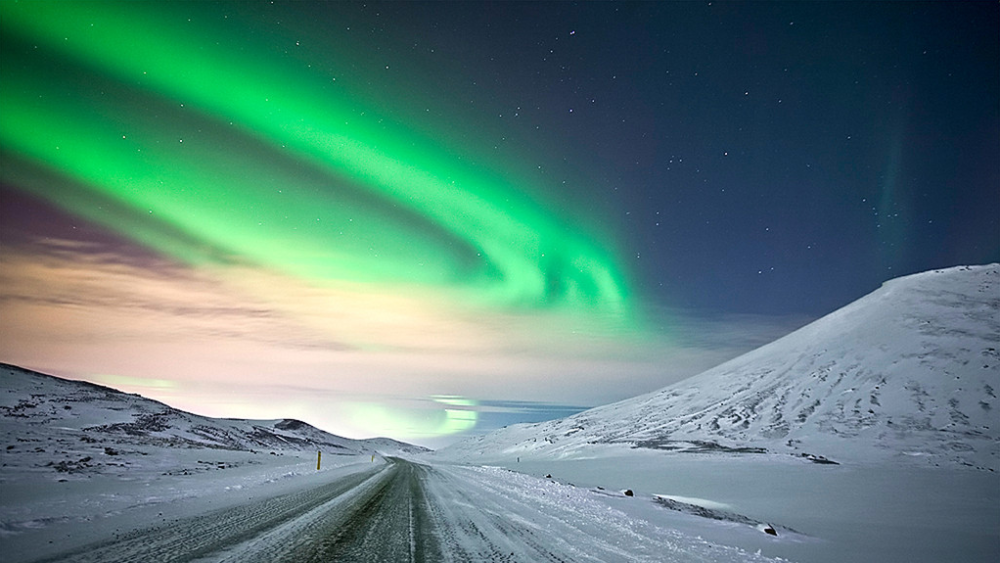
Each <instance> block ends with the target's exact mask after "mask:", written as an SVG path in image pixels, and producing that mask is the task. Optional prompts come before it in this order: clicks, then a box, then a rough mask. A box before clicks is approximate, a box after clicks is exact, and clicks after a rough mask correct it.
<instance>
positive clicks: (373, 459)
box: [372, 454, 375, 463]
mask: <svg viewBox="0 0 1000 563" xmlns="http://www.w3.org/2000/svg"><path fill="white" fill-rule="evenodd" d="M372 463H375V454H372Z"/></svg>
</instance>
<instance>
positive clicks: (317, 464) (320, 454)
mask: <svg viewBox="0 0 1000 563" xmlns="http://www.w3.org/2000/svg"><path fill="white" fill-rule="evenodd" d="M322 458H323V452H316V471H319V461H320V459H322Z"/></svg>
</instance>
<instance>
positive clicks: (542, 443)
mask: <svg viewBox="0 0 1000 563" xmlns="http://www.w3.org/2000/svg"><path fill="white" fill-rule="evenodd" d="M997 393H1000V265H997V264H992V265H987V266H971V267H958V268H951V269H947V270H937V271H932V272H926V273H922V274H916V275H912V276H907V277H903V278H899V279H895V280H892V281H889V282H886V283H885V284H883V286H882V287H881V288H880V289H878V290H877V291H875V292H873V293H871V294H869V295H867V296H865V297H863V298H861V299H859V300H857V301H855V302H854V303H851V304H850V305H848V306H846V307H843V308H842V309H840V310H838V311H835V312H834V313H831V314H829V315H827V316H825V317H823V318H821V319H819V320H817V321H815V322H813V323H812V324H810V325H808V326H805V327H803V328H801V329H800V330H797V331H795V332H793V333H791V334H789V335H787V336H785V337H784V338H781V339H779V340H777V341H775V342H773V343H771V344H768V345H766V346H763V347H761V348H758V349H757V350H754V351H752V352H749V353H747V354H744V355H743V356H740V357H738V358H735V359H733V360H731V361H729V362H726V363H724V364H722V365H720V366H717V367H715V368H713V369H710V370H708V371H705V372H703V373H701V374H700V375H697V376H695V377H692V378H690V379H687V380H684V381H681V382H679V383H676V384H674V385H672V386H669V387H666V388H664V389H661V390H659V391H656V392H653V393H649V394H647V395H642V396H639V397H635V398H632V399H628V400H625V401H621V402H618V403H614V404H610V405H607V406H603V407H598V408H595V409H591V410H588V411H584V412H581V413H578V414H576V415H574V416H570V417H568V418H564V419H560V420H555V421H549V422H544V423H538V424H520V425H515V426H511V427H508V428H505V429H501V430H499V431H496V432H493V433H491V434H487V435H485V436H481V437H477V438H472V439H469V440H466V441H463V442H459V443H457V444H454V445H452V446H450V447H448V448H445V449H444V450H441V451H440V452H439V454H440V455H442V456H445V457H452V458H456V459H469V460H475V459H480V460H485V459H488V458H491V457H494V458H496V457H513V456H535V457H569V458H571V457H586V456H588V455H592V454H593V453H594V452H595V451H596V450H598V449H600V448H601V447H602V446H604V445H618V447H621V446H623V445H624V446H627V447H632V448H649V449H656V450H665V451H677V452H709V451H716V452H730V453H755V452H769V453H787V454H791V455H795V456H803V457H805V456H810V459H813V460H814V461H817V462H823V461H824V458H830V459H834V460H849V461H853V462H859V463H865V462H881V461H893V460H895V461H901V460H909V461H915V462H917V463H922V464H923V463H926V464H937V465H959V466H969V467H975V468H979V469H984V470H992V471H996V470H1000V402H998V400H997Z"/></svg>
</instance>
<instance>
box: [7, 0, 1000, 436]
mask: <svg viewBox="0 0 1000 563" xmlns="http://www.w3.org/2000/svg"><path fill="white" fill-rule="evenodd" d="M998 32H1000V6H998V5H997V4H996V3H991V2H975V3H962V2H941V3H908V2H892V3H860V2H859V3H853V2H852V3H847V2H837V3H794V4H793V3H761V2H753V3H719V2H708V3H704V2H702V3H696V2H684V3H667V2H662V3H661V2H644V3H569V2H559V3H541V2H537V3H536V2H532V3H510V2H503V3H478V2H463V3H443V2H436V3H421V2H413V3H364V4H363V3H333V2H322V3H309V2H295V3H283V2H276V3H269V2H264V3H260V2H252V3H211V2H199V3H157V2H143V3H84V2H59V3H45V2H22V3H17V2H9V1H8V2H0V42H2V44H0V198H2V199H0V323H2V329H0V330H2V332H0V361H4V362H9V363H15V364H18V365H22V366H25V367H30V368H33V369H38V370H40V371H45V372H47V373H54V374H57V375H61V376H65V377H71V378H76V379H85V380H89V381H94V382H98V383H103V384H106V385H111V386H114V387H116V388H120V389H123V390H127V391H130V392H139V393H142V394H143V395H146V396H149V397H152V398H156V399H159V400H162V401H165V402H167V403H169V404H171V405H173V406H177V407H180V408H185V409H188V410H192V411H194V412H198V413H202V414H208V415H213V416H240V417H254V418H277V417H297V418H301V419H303V420H306V421H307V422H311V423H313V424H315V425H317V426H320V427H322V428H324V429H326V430H329V431H331V432H334V433H338V434H342V435H347V436H352V437H366V436H372V435H390V436H392V437H396V438H400V439H404V440H410V441H415V442H418V443H423V444H429V445H440V444H444V443H447V442H448V441H452V440H454V439H457V438H458V437H460V436H462V435H466V434H469V433H476V432H483V431H487V430H490V429H493V428H496V427H498V426H500V425H503V424H508V423H512V422H519V421H535V420H542V419H545V418H549V417H554V416H563V415H566V414H569V413H572V412H575V411H577V410H580V409H581V408H584V407H588V406H594V405H598V404H604V403H607V402H611V401H615V400H619V399H623V398H626V397H630V396H633V395H636V394H639V393H643V392H646V391H651V390H654V389H657V388H659V387H662V386H664V385H667V384H670V383H672V382H675V381H678V380H680V379H682V378H684V377H686V376H690V375H693V374H695V373H697V372H699V371H701V370H704V369H707V368H709V367H712V366H714V365H716V364H718V363H720V362H721V361H724V360H726V359H728V358H731V357H733V356H735V355H737V354H739V353H742V352H744V351H747V350H749V349H752V348H754V347H756V346H759V345H761V344H764V343H767V342H769V341H771V340H773V339H774V338H776V337H779V336H781V335H783V334H785V333H787V332H789V331H791V330H793V329H795V328H798V327H799V326H802V325H803V324H805V323H807V322H809V321H811V320H814V319H816V318H819V317H821V316H823V315H825V314H827V313H829V312H832V311H833V310H835V309H836V308H838V307H840V306H843V305H845V304H847V303H849V302H851V301H853V300H855V299H857V298H859V297H861V296H862V295H864V294H866V293H868V292H870V291H873V290H874V289H876V288H877V287H878V286H879V285H880V284H881V283H882V282H884V281H886V280H888V279H891V278H894V277H898V276H901V275H905V274H910V273H914V272H919V271H924V270H928V269H933V268H942V267H947V266H953V265H958V264H979V263H986V262H994V261H1000V33H998Z"/></svg>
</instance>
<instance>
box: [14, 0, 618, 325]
mask: <svg viewBox="0 0 1000 563" xmlns="http://www.w3.org/2000/svg"><path fill="white" fill-rule="evenodd" d="M221 9H222V8H221V7H220V6H219V5H217V4H208V3H186V4H184V10H183V12H184V17H180V16H179V13H180V12H181V10H178V9H177V7H176V5H174V6H172V5H170V4H161V3H146V2H136V3H114V4H104V3H78V2H65V3H38V2H31V3H19V4H15V3H13V2H0V25H2V27H0V31H2V41H3V45H0V48H2V50H3V52H4V53H6V54H5V55H4V59H5V60H4V64H3V65H2V67H0V83H2V84H3V87H2V88H0V107H3V108H4V109H3V114H4V115H3V119H0V151H2V152H0V156H2V158H3V166H2V169H0V178H2V179H3V180H4V181H5V182H6V183H8V184H9V185H11V186H13V187H16V188H18V189H21V190H25V191H28V192H30V193H33V194H35V195H36V196H38V197H42V198H45V199H47V200H49V201H51V202H53V203H54V204H56V205H58V206H61V207H62V208H64V209H66V210H67V211H70V212H72V213H74V214H76V215H78V216H81V217H84V218H86V219H88V220H90V221H94V222H96V223H99V224H102V225H104V226H106V227H108V228H111V229H113V230H115V231H116V232H119V233H121V234H123V235H125V236H128V237H129V238H131V239H132V240H134V241H137V242H139V243H141V244H143V245H145V246H147V247H151V248H153V249H155V250H157V251H158V252H162V253H164V254H167V255H169V256H171V257H173V258H175V259H177V260H180V261H183V262H185V263H187V264H190V265H194V266H197V265H203V264H219V263H223V264H224V263H227V262H240V263H249V264H252V265H257V266H264V267H268V268H273V269H274V270H277V271H280V272H283V273H285V274H289V275H292V276H296V277H298V278H300V279H304V280H307V281H312V282H317V283H323V282H346V283H360V284H382V285H384V286H385V287H397V286H398V287H426V288H431V289H433V290H445V291H446V292H447V293H446V295H449V296H451V297H449V299H452V298H456V299H457V300H458V302H460V303H465V304H467V305H471V306H475V307H488V308H497V309H504V308H506V309H511V308H512V309H538V308H545V309H560V310H565V311H568V312H573V313H584V314H592V313H597V312H599V313H602V314H601V315H599V318H602V319H608V318H609V317H608V315H607V314H610V315H611V317H612V318H617V319H618V322H616V323H613V324H616V325H618V327H621V326H628V325H633V323H634V322H635V320H634V319H633V318H632V317H633V314H632V312H631V309H632V307H631V305H630V297H629V292H628V291H627V288H626V285H627V284H626V282H625V279H626V276H625V275H624V273H623V270H622V269H621V268H620V267H619V266H618V265H617V264H616V263H615V260H614V258H613V257H612V256H613V254H614V253H613V252H612V251H610V250H609V249H608V248H607V246H608V245H607V244H602V243H599V242H597V241H598V240H600V239H602V238H606V237H601V236H596V235H595V234H593V233H585V232H582V231H581V230H579V229H578V228H577V227H576V226H575V225H573V224H572V221H570V220H568V219H566V218H560V217H558V216H557V215H556V214H555V213H554V212H553V211H552V210H551V209H550V208H548V207H547V206H545V205H543V204H541V203H539V202H537V201H535V200H533V199H531V198H530V197H528V196H527V195H526V194H537V193H539V191H540V190H539V188H540V187H539V186H532V185H530V183H529V182H522V181H520V180H518V179H516V178H510V177H508V175H506V174H501V173H497V172H494V171H491V170H486V169H484V168H482V167H477V166H475V165H472V164H469V161H468V159H464V158H461V157H457V156H456V154H455V152H454V151H451V150H449V149H448V148H446V147H445V146H442V144H441V143H440V142H439V141H438V140H437V139H429V138H427V137H426V136H425V135H422V134H420V133H417V132H416V131H414V130H412V128H409V127H407V126H405V125H400V124H398V123H394V122H392V120H390V119H387V118H385V117H384V116H379V115H378V114H377V113H375V112H369V111H366V110H365V108H364V106H363V104H362V103H360V102H359V101H357V100H352V99H350V97H349V96H348V95H346V94H343V93H342V92H341V91H340V90H338V89H335V88H334V87H333V86H332V84H333V83H332V82H331V78H330V76H328V75H327V74H326V73H324V72H321V71H319V70H316V69H313V68H311V65H309V64H307V62H306V61H305V60H303V59H302V57H303V56H311V57H319V56H321V55H320V54H318V53H312V54H311V55H310V54H306V55H303V54H302V52H299V53H298V54H297V55H296V56H295V57H291V56H289V55H288V54H287V53H285V52H284V51H282V50H281V49H277V48H275V47H274V45H273V44H271V45H268V43H267V42H266V41H261V40H260V39H259V38H258V39H254V38H253V37H250V36H248V33H247V31H246V29H241V28H240V26H238V25H234V21H233V20H229V19H226V18H224V17H223V14H222V12H221V11H220V10H221ZM192 14H193V15H192ZM234 19H235V18H234ZM303 52H304V51H303ZM296 57H297V58H296ZM633 326H634V325H633Z"/></svg>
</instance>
